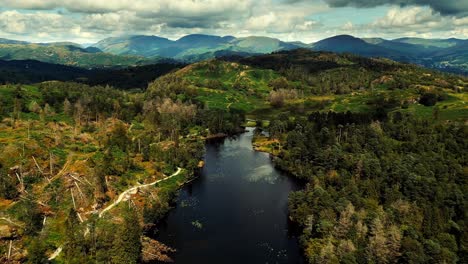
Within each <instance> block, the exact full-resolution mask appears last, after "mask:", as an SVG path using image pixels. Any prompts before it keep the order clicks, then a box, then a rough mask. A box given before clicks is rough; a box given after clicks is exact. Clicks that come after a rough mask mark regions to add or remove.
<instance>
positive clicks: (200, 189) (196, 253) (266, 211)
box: [155, 128, 303, 264]
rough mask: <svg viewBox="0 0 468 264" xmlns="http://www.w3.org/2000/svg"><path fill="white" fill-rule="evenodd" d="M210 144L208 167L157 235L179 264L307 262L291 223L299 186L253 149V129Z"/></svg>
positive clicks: (187, 188)
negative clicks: (290, 212)
mask: <svg viewBox="0 0 468 264" xmlns="http://www.w3.org/2000/svg"><path fill="white" fill-rule="evenodd" d="M247 130H248V132H246V133H243V134H241V135H239V136H236V137H235V138H228V139H223V140H217V141H213V142H209V143H207V144H206V154H205V167H204V168H203V169H202V170H201V172H200V176H199V178H197V179H196V180H195V181H193V182H192V183H190V184H188V185H186V186H184V187H183V188H182V189H181V190H180V194H179V196H178V198H177V200H176V203H177V205H176V207H175V208H174V209H173V210H171V211H170V212H169V214H168V215H167V217H166V218H165V219H164V220H163V221H162V223H160V224H159V226H158V229H159V230H158V233H157V235H156V236H155V238H156V239H157V240H159V241H161V242H162V243H164V244H166V245H168V246H170V247H172V248H175V249H176V250H177V252H176V253H174V254H173V255H171V257H172V258H173V259H174V261H175V263H204V264H208V263H217V264H219V263H244V264H245V263H303V259H302V257H301V251H300V249H299V245H298V241H297V238H296V236H295V235H294V234H293V233H294V232H293V231H292V230H293V227H292V225H291V224H290V223H289V221H288V211H287V204H288V194H289V193H290V192H291V191H294V190H297V189H299V187H300V186H299V184H298V183H297V182H296V181H295V180H294V179H292V178H290V177H288V176H287V175H286V174H284V173H282V172H281V171H278V170H277V169H275V168H274V165H273V163H272V161H271V160H270V158H269V155H268V154H266V153H261V152H256V151H254V150H253V148H252V144H251V142H252V136H253V128H247Z"/></svg>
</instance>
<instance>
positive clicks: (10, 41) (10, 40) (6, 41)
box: [0, 38, 29, 44]
mask: <svg viewBox="0 0 468 264" xmlns="http://www.w3.org/2000/svg"><path fill="white" fill-rule="evenodd" d="M0 44H29V42H26V41H20V40H12V39H4V38H0Z"/></svg>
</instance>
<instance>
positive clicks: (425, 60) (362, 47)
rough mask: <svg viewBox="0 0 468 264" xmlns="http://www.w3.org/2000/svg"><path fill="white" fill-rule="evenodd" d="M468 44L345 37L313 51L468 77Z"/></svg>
mask: <svg viewBox="0 0 468 264" xmlns="http://www.w3.org/2000/svg"><path fill="white" fill-rule="evenodd" d="M464 47H466V41H464V40H459V39H446V40H443V39H434V40H432V39H418V38H402V39H396V40H385V39H381V38H367V39H359V38H355V37H352V36H347V35H342V36H335V37H331V38H328V39H324V40H321V41H319V42H317V43H314V44H312V49H313V50H318V51H332V52H349V53H353V54H357V55H361V56H366V57H385V58H390V59H393V60H397V61H401V62H409V63H414V64H419V65H422V66H425V67H428V68H433V69H438V70H442V71H448V72H454V73H459V74H464V75H467V74H468V68H467V64H468V52H467V50H466V48H464Z"/></svg>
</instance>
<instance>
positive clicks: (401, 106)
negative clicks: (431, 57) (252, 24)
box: [148, 49, 468, 119]
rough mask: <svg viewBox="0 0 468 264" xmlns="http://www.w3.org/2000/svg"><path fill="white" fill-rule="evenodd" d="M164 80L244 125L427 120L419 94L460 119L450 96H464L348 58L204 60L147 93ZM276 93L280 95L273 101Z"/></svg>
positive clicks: (407, 68) (416, 71)
mask: <svg viewBox="0 0 468 264" xmlns="http://www.w3.org/2000/svg"><path fill="white" fill-rule="evenodd" d="M170 76H173V77H170ZM171 78H175V79H174V80H172V79H171ZM168 80H172V81H171V82H174V81H176V83H177V85H176V86H177V87H189V88H188V89H189V90H190V92H187V91H186V90H185V89H182V90H180V91H179V92H181V93H184V94H191V95H193V96H192V97H191V99H192V100H194V101H198V102H199V103H200V104H201V105H206V106H207V107H208V108H210V109H220V110H226V109H236V110H239V111H244V112H246V113H247V114H248V115H249V116H251V117H252V118H253V117H256V118H259V117H261V118H265V119H269V118H271V117H272V116H276V115H278V114H279V113H281V112H286V113H288V114H289V115H291V116H294V115H299V116H301V115H304V114H305V113H311V112H314V111H328V110H333V111H339V112H346V111H352V112H362V113H375V114H377V115H379V114H383V113H389V112H415V113H417V114H418V115H421V116H424V117H426V118H429V117H430V116H431V113H432V111H433V110H434V109H435V108H436V106H434V104H433V105H430V106H423V105H422V104H421V103H420V102H419V99H420V98H421V97H422V96H424V95H425V94H426V93H434V94H440V95H441V96H442V95H444V96H442V97H443V98H446V99H441V101H440V102H439V103H437V104H438V105H441V106H444V107H443V108H440V107H439V108H440V111H441V112H442V116H444V118H446V119H459V118H462V117H463V116H464V115H467V109H466V108H465V107H464V106H463V100H464V97H460V95H458V94H457V93H458V91H463V90H464V89H466V88H467V85H468V82H467V79H465V78H463V77H459V76H455V75H448V74H442V73H438V72H436V71H431V70H427V69H424V68H421V67H418V66H415V65H410V64H403V63H397V62H394V61H390V60H388V59H374V58H363V57H359V56H354V55H350V54H335V53H329V52H313V51H310V50H307V49H299V50H292V51H282V52H276V53H273V54H267V55H258V56H253V57H247V58H240V57H236V58H225V59H218V60H209V61H204V62H199V63H195V64H192V65H189V66H187V67H186V68H184V69H181V70H180V71H178V72H175V73H172V74H169V75H167V76H164V77H162V78H161V79H159V80H156V82H155V83H154V84H153V85H150V86H149V91H148V92H149V93H150V94H151V93H152V92H155V91H154V89H155V88H154V87H161V86H164V85H166V84H165V82H166V81H168ZM174 85H175V84H174ZM278 91H282V92H284V94H277V92H278ZM291 91H292V92H291ZM276 95H278V96H280V97H283V98H280V99H281V100H280V101H279V102H274V100H273V99H274V98H272V96H276ZM185 96H187V95H185ZM442 97H440V98H442ZM445 100H446V101H445ZM383 102H385V103H383Z"/></svg>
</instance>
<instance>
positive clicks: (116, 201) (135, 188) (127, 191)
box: [99, 168, 182, 217]
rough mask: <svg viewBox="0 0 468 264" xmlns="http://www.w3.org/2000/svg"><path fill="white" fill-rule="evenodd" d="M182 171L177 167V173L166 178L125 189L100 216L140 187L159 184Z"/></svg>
mask: <svg viewBox="0 0 468 264" xmlns="http://www.w3.org/2000/svg"><path fill="white" fill-rule="evenodd" d="M181 171H182V169H181V168H177V171H176V172H175V173H173V174H172V175H170V176H167V177H166V178H164V179H160V180H157V181H154V182H152V183H148V184H144V185H138V186H135V187H132V188H130V189H127V190H126V191H124V192H123V193H121V194H120V195H119V197H118V198H117V200H115V201H114V202H113V203H112V204H111V205H109V206H107V207H106V208H104V209H103V210H102V211H101V212H100V213H99V217H102V215H103V214H104V213H105V212H107V211H109V210H110V209H112V208H113V207H114V206H116V205H118V204H119V203H120V202H122V201H126V200H128V198H129V197H127V195H129V194H132V192H135V193H136V192H137V191H138V189H140V188H145V187H148V186H152V185H155V184H157V183H159V182H162V181H165V180H168V179H170V178H172V177H175V176H177V175H179V173H180V172H181Z"/></svg>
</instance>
